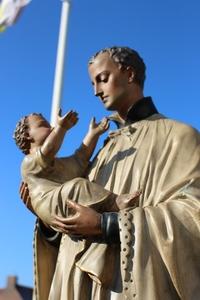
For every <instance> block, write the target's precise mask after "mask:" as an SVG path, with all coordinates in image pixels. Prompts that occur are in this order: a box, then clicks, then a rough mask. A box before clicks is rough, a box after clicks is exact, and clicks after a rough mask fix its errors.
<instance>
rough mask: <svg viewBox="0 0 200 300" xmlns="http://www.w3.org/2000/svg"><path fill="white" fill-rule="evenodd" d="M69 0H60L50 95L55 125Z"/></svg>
mask: <svg viewBox="0 0 200 300" xmlns="http://www.w3.org/2000/svg"><path fill="white" fill-rule="evenodd" d="M70 4H71V1H70V0H62V11H61V19H60V32H59V38H58V50H57V59H56V69H55V77H54V86H53V97H52V108H51V125H52V126H55V125H56V117H57V114H58V111H59V108H60V107H61V97H62V89H63V77H64V67H65V56H66V53H65V52H66V51H65V50H66V42H67V31H68V20H69V10H70Z"/></svg>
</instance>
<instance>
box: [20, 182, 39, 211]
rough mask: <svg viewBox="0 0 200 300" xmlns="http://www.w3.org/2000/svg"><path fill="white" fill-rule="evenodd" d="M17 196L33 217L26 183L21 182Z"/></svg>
mask: <svg viewBox="0 0 200 300" xmlns="http://www.w3.org/2000/svg"><path fill="white" fill-rule="evenodd" d="M19 194H20V198H21V199H22V201H23V202H24V204H25V205H26V207H27V208H28V209H29V210H30V211H31V212H32V213H33V214H34V215H35V212H34V210H33V207H32V204H31V197H30V196H29V189H28V184H27V183H26V182H23V181H22V182H21V185H20V188H19Z"/></svg>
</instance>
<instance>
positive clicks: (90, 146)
mask: <svg viewBox="0 0 200 300" xmlns="http://www.w3.org/2000/svg"><path fill="white" fill-rule="evenodd" d="M108 128H109V120H108V119H107V118H103V119H102V120H101V122H99V123H96V121H95V118H92V120H91V121H90V125H89V130H88V132H87V134H86V136H85V138H84V139H83V143H82V147H83V148H84V150H85V154H86V159H88V160H89V159H90V158H91V156H92V154H93V152H94V149H95V147H96V145H97V142H98V139H99V137H100V135H101V134H103V133H104V132H105V131H107V130H108Z"/></svg>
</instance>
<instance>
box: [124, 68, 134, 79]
mask: <svg viewBox="0 0 200 300" xmlns="http://www.w3.org/2000/svg"><path fill="white" fill-rule="evenodd" d="M126 70H127V72H128V82H129V83H133V82H134V79H135V71H134V70H133V68H131V67H127V69H126Z"/></svg>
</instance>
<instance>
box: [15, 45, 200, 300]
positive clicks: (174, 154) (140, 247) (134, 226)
mask: <svg viewBox="0 0 200 300" xmlns="http://www.w3.org/2000/svg"><path fill="white" fill-rule="evenodd" d="M88 68H89V74H90V78H91V82H92V84H93V87H94V94H95V96H97V97H98V98H100V100H101V101H102V103H103V105H104V106H105V108H106V109H107V110H109V111H114V112H115V113H114V115H112V116H111V117H110V119H112V120H114V122H115V123H117V124H118V128H117V129H116V130H115V131H113V132H111V133H110V134H109V135H108V138H107V140H106V142H105V144H104V146H103V148H102V149H101V150H100V151H99V153H98V155H97V157H95V159H94V160H93V161H92V164H91V167H90V170H89V173H88V179H89V180H90V181H94V182H95V183H97V184H99V185H102V186H103V187H104V188H105V189H106V190H109V191H111V192H113V193H115V194H118V195H120V194H124V193H126V194H127V193H130V194H131V193H133V191H137V190H140V189H141V190H142V195H141V196H140V198H139V204H138V206H137V207H134V208H128V209H124V210H121V211H119V212H103V213H99V212H97V211H95V210H94V209H92V208H91V207H86V206H84V205H81V204H79V203H73V204H72V206H73V210H74V212H75V214H74V215H73V216H72V217H69V218H65V217H56V218H55V221H53V224H54V228H57V230H58V231H62V232H63V234H62V237H61V242H60V245H59V247H55V246H53V245H52V244H51V241H50V240H49V241H48V237H47V235H46V233H45V230H43V232H41V231H38V229H37V228H36V233H35V263H36V264H35V266H36V269H35V270H36V276H35V278H36V287H35V297H36V299H42V300H43V299H49V300H58V299H62V300H80V299H81V300H88V299H91V300H105V299H106V300H107V299H111V300H122V299H123V300H124V299H129V300H131V299H138V300H149V299H151V300H160V299H162V300H169V299H170V300H178V299H185V300H191V299H194V300H196V299H200V284H199V282H200V255H199V253H200V135H199V132H198V131H197V130H195V129H193V128H192V127H190V126H188V125H185V124H183V123H180V122H176V121H174V120H171V119H168V118H166V117H165V116H163V115H162V114H160V113H159V112H158V111H157V109H156V107H155V105H154V104H153V101H152V99H151V97H144V95H143V86H144V81H145V69H146V68H145V64H144V62H143V60H142V58H141V57H140V56H139V54H138V53H137V52H136V51H135V50H132V49H130V48H127V47H112V48H106V49H103V50H101V51H100V52H98V53H97V54H96V55H94V56H93V57H92V58H91V59H90V61H89V66H88ZM27 195H28V193H27V188H26V187H25V186H23V187H22V189H21V196H22V198H24V200H25V199H27ZM45 235H46V237H45ZM53 235H54V233H53V231H52V237H53ZM81 237H82V238H81ZM42 270H45V272H43V271H42Z"/></svg>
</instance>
